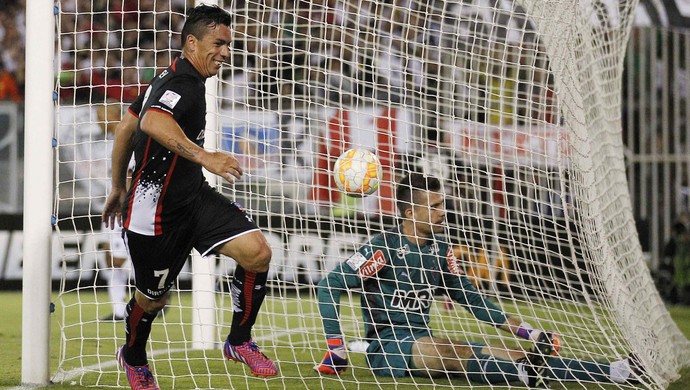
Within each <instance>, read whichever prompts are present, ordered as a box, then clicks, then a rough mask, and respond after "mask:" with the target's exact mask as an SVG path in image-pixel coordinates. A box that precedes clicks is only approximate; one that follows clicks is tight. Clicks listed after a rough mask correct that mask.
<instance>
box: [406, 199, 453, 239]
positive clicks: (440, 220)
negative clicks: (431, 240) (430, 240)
mask: <svg viewBox="0 0 690 390" xmlns="http://www.w3.org/2000/svg"><path fill="white" fill-rule="evenodd" d="M445 204H446V202H445V198H444V196H443V194H441V193H439V192H432V191H429V192H422V191H416V193H415V194H414V206H413V207H412V219H413V221H414V224H415V230H416V234H417V235H419V236H425V237H428V236H431V234H432V233H440V232H443V230H444V227H445V223H446V206H445Z"/></svg>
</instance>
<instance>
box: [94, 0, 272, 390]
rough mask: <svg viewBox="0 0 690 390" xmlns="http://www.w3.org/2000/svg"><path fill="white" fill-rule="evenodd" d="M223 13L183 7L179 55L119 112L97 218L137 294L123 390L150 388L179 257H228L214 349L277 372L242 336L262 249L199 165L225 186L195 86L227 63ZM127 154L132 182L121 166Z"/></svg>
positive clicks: (252, 308) (254, 299)
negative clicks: (149, 350)
mask: <svg viewBox="0 0 690 390" xmlns="http://www.w3.org/2000/svg"><path fill="white" fill-rule="evenodd" d="M231 25H232V16H231V15H230V14H229V13H227V12H226V11H225V10H223V9H222V8H220V7H217V6H206V5H199V6H197V7H195V8H192V9H191V10H190V12H189V13H188V15H187V19H186V21H185V24H184V27H183V28H182V34H181V35H182V37H181V39H182V55H181V56H180V57H179V58H177V59H175V60H174V61H173V63H172V64H171V65H170V66H169V67H168V68H167V69H165V70H164V71H163V72H161V73H160V74H159V75H157V76H156V77H155V78H154V80H153V81H152V82H151V84H150V86H149V87H148V89H147V90H146V92H145V93H144V94H142V95H141V96H140V97H139V98H137V100H135V102H134V103H132V105H130V107H129V110H128V112H127V113H126V114H125V116H124V118H123V120H122V121H121V123H120V127H119V129H118V132H117V134H116V138H115V145H114V147H113V156H112V191H111V193H110V195H109V196H108V200H107V201H106V205H105V208H104V210H103V214H102V217H103V220H104V222H105V223H106V224H108V226H110V227H114V224H115V221H118V222H122V225H123V229H124V238H125V242H126V245H127V248H128V250H129V254H130V257H131V260H132V264H133V266H134V276H135V285H136V291H135V293H134V297H133V298H132V299H131V300H130V302H129V303H128V304H127V313H126V320H125V321H126V325H125V328H126V329H125V332H126V339H125V340H126V342H125V344H124V345H123V346H122V347H121V348H119V349H118V351H117V356H118V361H119V363H120V365H121V366H122V367H123V369H124V370H125V372H126V373H127V378H128V380H129V383H130V386H131V388H132V389H135V390H138V389H158V386H157V384H156V382H155V379H154V377H153V374H152V372H151V370H150V368H149V365H148V360H147V355H146V342H147V340H148V338H149V334H150V332H151V323H152V322H153V320H154V319H155V318H156V314H157V313H158V312H159V311H160V310H162V309H163V307H165V305H166V303H167V300H168V295H169V294H168V293H169V289H170V288H171V287H172V284H173V283H174V281H175V279H176V278H177V276H178V274H179V272H180V270H181V269H182V267H183V265H184V263H185V261H186V259H187V256H188V254H189V253H190V251H191V250H192V248H195V249H197V250H198V251H199V253H201V255H202V256H205V255H207V254H210V253H219V254H223V255H226V256H229V257H232V258H233V259H235V260H236V261H237V263H238V266H237V267H236V269H235V274H234V278H233V282H232V294H233V306H234V307H233V312H234V314H233V318H232V327H231V330H230V333H229V335H228V337H227V339H226V340H225V345H224V348H223V352H224V355H225V357H226V358H227V359H230V360H234V361H238V362H242V363H245V364H247V365H248V366H249V369H250V370H251V372H252V373H253V374H254V375H260V376H263V377H268V376H274V375H277V373H278V369H277V367H276V365H275V363H273V361H271V359H269V358H268V357H267V356H266V355H264V354H263V353H262V352H261V351H260V350H259V348H258V346H257V345H256V344H255V343H254V342H253V341H252V339H251V330H252V327H253V325H254V322H255V321H256V317H257V315H258V312H259V308H260V307H261V305H262V303H263V300H264V297H265V296H266V286H265V284H266V279H267V275H268V269H269V262H270V259H271V249H270V247H269V245H268V242H267V241H266V239H265V237H264V236H263V234H262V233H261V231H260V230H259V228H258V227H257V226H256V224H255V223H254V221H253V220H252V218H251V217H250V216H249V215H247V214H246V213H245V212H244V211H243V210H241V209H240V208H239V207H238V206H237V205H236V204H235V203H233V202H231V201H229V200H228V199H227V198H225V196H223V195H222V194H220V193H218V192H217V191H216V190H215V189H213V188H212V187H211V186H210V185H209V184H208V183H207V182H206V180H205V179H204V176H203V173H202V167H203V168H206V169H207V170H208V171H209V172H211V173H213V174H216V175H218V176H221V177H223V178H224V179H226V180H227V181H229V182H231V183H232V182H234V180H235V179H239V178H240V177H241V176H242V168H241V167H240V165H239V163H238V162H237V160H236V159H235V158H234V157H233V156H232V155H231V154H228V153H225V152H210V151H206V150H204V148H203V143H204V129H205V126H206V120H205V116H206V100H205V96H204V95H205V87H204V81H205V80H206V79H207V78H209V77H213V76H215V75H217V73H218V70H219V69H220V67H221V64H222V63H223V62H225V61H227V60H228V58H229V55H230V52H229V44H230V41H231V30H230V26H231ZM132 152H133V153H134V157H135V161H136V164H135V172H134V177H133V179H132V185H131V187H130V188H129V190H127V187H126V180H125V177H126V166H127V162H128V161H129V158H130V156H131V154H132Z"/></svg>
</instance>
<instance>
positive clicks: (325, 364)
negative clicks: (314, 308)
mask: <svg viewBox="0 0 690 390" xmlns="http://www.w3.org/2000/svg"><path fill="white" fill-rule="evenodd" d="M363 253H371V251H370V250H367V249H366V246H365V247H363V248H360V250H359V251H358V252H356V253H355V254H354V255H353V256H352V257H350V258H349V259H348V260H347V261H345V262H343V263H341V264H339V265H338V266H337V267H336V268H335V269H334V270H333V271H331V272H330V273H329V274H328V276H326V278H324V279H322V280H321V281H320V282H319V284H318V292H317V298H318V302H319V312H320V313H321V320H322V322H323V330H324V333H325V334H326V341H327V343H328V351H327V352H326V354H325V355H324V357H323V359H321V363H320V364H318V365H317V366H316V367H314V369H315V370H316V371H317V372H319V373H322V374H327V375H334V374H340V373H342V372H344V371H345V368H346V367H347V355H346V350H345V339H344V337H343V333H342V329H341V327H340V319H339V318H340V297H341V294H342V293H343V292H345V291H347V289H350V288H361V287H362V280H363V278H362V276H363V275H362V273H361V272H358V271H359V269H360V268H361V266H362V265H363V263H364V262H365V261H366V257H365V256H364V254H363Z"/></svg>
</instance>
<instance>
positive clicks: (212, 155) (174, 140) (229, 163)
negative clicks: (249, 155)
mask: <svg viewBox="0 0 690 390" xmlns="http://www.w3.org/2000/svg"><path fill="white" fill-rule="evenodd" d="M141 130H142V131H143V132H144V133H146V134H147V135H148V136H150V137H151V138H153V139H154V140H156V142H158V143H159V144H161V145H162V146H163V147H165V148H166V149H168V150H171V151H173V152H174V153H176V154H178V155H180V156H181V157H184V158H186V159H187V160H189V161H191V162H193V163H196V164H199V165H201V166H202V167H204V168H206V169H207V170H208V171H209V172H211V173H213V174H216V175H218V176H221V177H223V178H224V179H225V180H227V181H228V182H230V183H233V182H234V181H235V178H237V179H239V178H240V177H241V176H242V168H240V164H239V162H238V161H237V159H235V157H233V156H232V155H231V154H229V153H225V152H210V151H207V150H205V149H204V148H202V147H201V146H199V145H197V144H195V143H194V142H192V140H190V139H189V138H187V136H186V135H185V133H184V131H183V130H182V128H181V127H180V125H179V124H178V123H177V121H176V120H175V118H174V117H173V116H172V115H171V114H170V113H168V112H165V111H163V110H159V109H155V108H151V109H148V110H146V113H145V114H144V117H143V118H142V119H141Z"/></svg>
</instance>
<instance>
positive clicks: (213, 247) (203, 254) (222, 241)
mask: <svg viewBox="0 0 690 390" xmlns="http://www.w3.org/2000/svg"><path fill="white" fill-rule="evenodd" d="M256 231H261V229H259V228H256V229H252V230H246V231H243V232H242V233H240V234H236V235H234V236H232V237H228V238H226V239H224V240H221V241H218V242H217V243H215V244H213V245H211V247H210V248H208V249H207V250H206V251H205V252H204V253H202V254H201V257H204V256H207V255H208V253H209V252H211V251H212V250H213V249H215V248H217V247H218V246H220V245H223V244H225V243H226V242H228V241H232V240H234V239H235V238H237V237H240V236H243V235H245V234H247V233H251V232H256Z"/></svg>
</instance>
